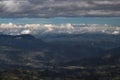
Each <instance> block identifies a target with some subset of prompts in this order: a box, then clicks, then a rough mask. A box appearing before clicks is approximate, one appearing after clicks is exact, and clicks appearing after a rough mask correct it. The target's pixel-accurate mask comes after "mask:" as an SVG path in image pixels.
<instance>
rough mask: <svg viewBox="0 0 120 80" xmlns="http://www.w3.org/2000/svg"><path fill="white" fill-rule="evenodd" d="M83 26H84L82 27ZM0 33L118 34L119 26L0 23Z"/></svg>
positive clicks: (39, 34) (41, 34)
mask: <svg viewBox="0 0 120 80" xmlns="http://www.w3.org/2000/svg"><path fill="white" fill-rule="evenodd" d="M82 26H84V27H82ZM0 33H2V34H10V35H20V34H32V35H35V36H38V37H41V36H45V35H53V34H59V35H60V34H83V33H102V34H103V33H104V34H113V35H116V34H120V27H117V26H110V25H106V24H105V25H98V24H74V25H73V24H69V23H68V24H61V25H55V24H24V25H16V24H13V23H8V24H0Z"/></svg>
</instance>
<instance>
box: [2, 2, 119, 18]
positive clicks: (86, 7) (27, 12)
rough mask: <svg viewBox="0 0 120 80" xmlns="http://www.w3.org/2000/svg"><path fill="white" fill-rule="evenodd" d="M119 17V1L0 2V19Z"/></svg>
mask: <svg viewBox="0 0 120 80" xmlns="http://www.w3.org/2000/svg"><path fill="white" fill-rule="evenodd" d="M69 16H120V0H0V17H3V18H4V17H13V18H15V17H69Z"/></svg>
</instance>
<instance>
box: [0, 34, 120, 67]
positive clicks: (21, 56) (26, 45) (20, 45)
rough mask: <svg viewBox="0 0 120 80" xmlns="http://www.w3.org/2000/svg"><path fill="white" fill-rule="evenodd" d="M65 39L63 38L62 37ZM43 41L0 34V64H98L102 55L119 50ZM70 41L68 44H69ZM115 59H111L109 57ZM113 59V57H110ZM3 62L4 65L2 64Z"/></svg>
mask: <svg viewBox="0 0 120 80" xmlns="http://www.w3.org/2000/svg"><path fill="white" fill-rule="evenodd" d="M65 42H66V41H65ZM65 42H64V41H63V43H62V44H61V43H58V44H56V42H55V43H54V42H45V41H43V40H41V39H38V38H35V37H34V36H32V35H29V34H27V35H26V34H25V35H15V36H13V35H0V66H2V65H3V64H4V65H10V66H14V65H15V66H24V67H25V66H26V67H34V68H41V67H42V68H43V67H44V68H45V67H50V66H53V65H59V64H61V63H62V64H63V63H64V64H63V65H99V64H106V63H107V62H109V59H107V58H105V56H107V55H109V53H110V52H111V53H112V54H111V55H113V53H114V52H116V51H117V52H116V53H118V54H119V52H120V51H119V48H118V49H117V48H115V49H111V50H106V49H102V48H99V47H96V46H94V45H83V44H84V43H82V42H81V43H79V44H74V45H73V43H69V42H67V44H64V43H65ZM68 43H69V44H68ZM111 60H114V59H111ZM111 63H112V61H111ZM4 65H3V66H4Z"/></svg>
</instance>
